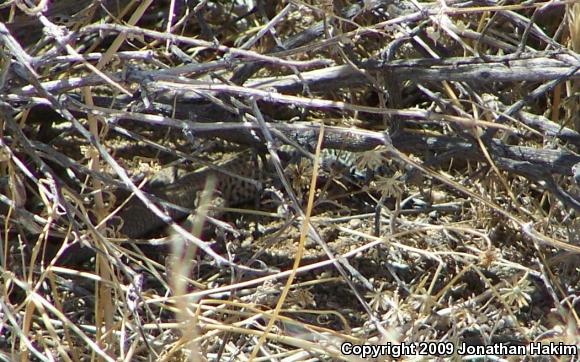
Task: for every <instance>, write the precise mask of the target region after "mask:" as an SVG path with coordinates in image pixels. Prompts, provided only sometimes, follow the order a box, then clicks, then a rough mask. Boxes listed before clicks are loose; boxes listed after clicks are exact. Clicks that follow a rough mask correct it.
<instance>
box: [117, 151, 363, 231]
mask: <svg viewBox="0 0 580 362" xmlns="http://www.w3.org/2000/svg"><path fill="white" fill-rule="evenodd" d="M279 154H280V155H281V156H282V159H283V162H284V163H286V164H288V163H297V162H299V160H300V158H301V157H303V156H302V155H301V154H300V153H299V152H297V151H294V150H290V151H289V150H286V149H284V150H281V151H280V152H279ZM259 160H260V158H259V157H256V156H255V155H254V154H253V153H252V152H250V151H245V152H241V153H239V154H237V155H234V156H232V157H230V158H229V159H228V160H225V161H223V162H220V163H218V164H217V165H216V168H209V167H203V168H201V169H199V170H197V171H194V172H191V173H188V174H186V175H184V176H182V177H178V178H177V179H176V180H173V181H170V182H168V181H163V182H155V181H153V182H150V183H149V185H148V186H146V187H145V188H144V191H146V192H147V193H149V194H152V195H154V196H156V197H158V198H160V199H162V200H165V201H167V202H169V203H170V204H173V205H177V206H179V207H180V208H184V209H188V210H195V208H196V206H197V205H196V202H197V199H198V197H199V196H198V195H199V193H200V192H201V191H202V190H203V189H204V187H205V185H206V180H207V178H208V177H210V176H211V177H215V180H216V187H215V188H216V190H215V191H214V197H216V198H219V199H220V200H221V201H222V202H221V203H220V205H219V206H222V207H228V206H237V205H240V204H243V203H247V202H250V201H252V200H255V199H256V198H258V197H259V194H260V192H261V190H262V187H261V181H263V180H264V179H266V178H267V176H268V175H270V174H272V171H268V170H271V169H273V168H272V166H271V165H268V164H266V165H263V164H261V163H260V162H259ZM266 160H267V162H268V163H269V162H270V161H269V158H268V157H266ZM355 163H356V155H354V154H353V153H352V152H346V151H336V150H323V152H322V154H321V160H320V165H321V168H322V169H323V170H326V171H333V172H334V173H336V172H339V173H341V174H345V175H348V177H351V178H352V179H355V180H356V181H358V182H363V183H364V182H366V181H368V180H369V178H370V177H371V176H370V175H371V173H372V172H373V170H362V171H361V170H357V169H356V167H355ZM284 166H286V165H284ZM166 211H167V212H168V215H169V216H170V217H171V218H172V219H174V220H179V219H183V218H185V217H186V216H187V215H188V212H185V211H179V210H175V208H171V207H167V208H166ZM163 226H164V222H163V221H162V220H161V219H160V218H158V217H157V216H156V215H155V214H153V212H151V211H150V210H149V209H148V208H147V206H146V205H145V204H143V203H142V202H141V201H140V200H139V199H137V198H136V197H133V198H132V199H131V200H130V201H129V202H128V204H127V205H126V206H125V207H124V208H123V209H122V210H121V211H120V212H119V214H118V217H117V218H116V222H113V227H114V228H116V229H118V230H119V231H120V233H121V234H122V235H124V236H127V237H129V238H143V237H146V236H147V235H150V234H151V233H153V232H154V231H156V230H158V229H159V228H161V227H163Z"/></svg>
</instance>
